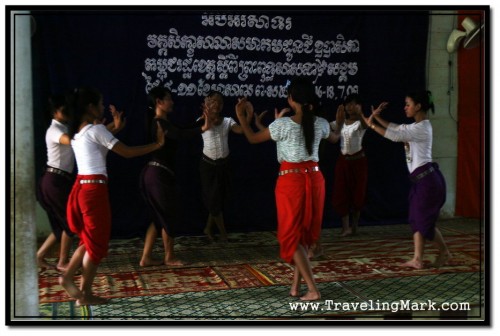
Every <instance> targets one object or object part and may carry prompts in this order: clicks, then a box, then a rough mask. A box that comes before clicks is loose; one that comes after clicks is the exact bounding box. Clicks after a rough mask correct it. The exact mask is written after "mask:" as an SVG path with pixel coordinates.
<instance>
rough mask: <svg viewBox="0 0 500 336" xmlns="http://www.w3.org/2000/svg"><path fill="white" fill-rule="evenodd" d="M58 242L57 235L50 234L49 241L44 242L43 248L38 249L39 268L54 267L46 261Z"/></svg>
mask: <svg viewBox="0 0 500 336" xmlns="http://www.w3.org/2000/svg"><path fill="white" fill-rule="evenodd" d="M56 242H57V239H56V235H55V234H54V233H51V234H49V236H48V237H47V239H45V241H44V242H43V244H42V246H40V248H39V249H38V251H37V252H36V260H37V264H38V267H41V268H52V267H54V266H53V265H51V264H49V263H48V262H47V261H45V256H46V255H47V253H48V252H49V250H50V248H51V247H52V246H54V244H55V243H56Z"/></svg>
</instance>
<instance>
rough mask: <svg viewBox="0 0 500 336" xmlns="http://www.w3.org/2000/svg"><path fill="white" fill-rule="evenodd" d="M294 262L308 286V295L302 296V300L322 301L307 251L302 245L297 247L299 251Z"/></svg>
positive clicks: (294, 256) (294, 255)
mask: <svg viewBox="0 0 500 336" xmlns="http://www.w3.org/2000/svg"><path fill="white" fill-rule="evenodd" d="M293 261H294V263H295V266H296V267H297V269H298V270H299V272H300V276H302V278H304V280H305V282H306V285H307V293H306V294H305V295H304V296H301V297H300V299H301V300H308V301H312V300H318V299H320V298H321V294H320V293H319V290H318V287H316V282H315V281H314V276H313V273H312V268H311V264H310V263H309V259H308V258H307V252H306V249H305V248H304V247H303V246H302V245H300V244H299V245H298V246H297V249H296V250H295V253H294V254H293Z"/></svg>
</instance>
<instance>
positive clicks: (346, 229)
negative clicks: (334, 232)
mask: <svg viewBox="0 0 500 336" xmlns="http://www.w3.org/2000/svg"><path fill="white" fill-rule="evenodd" d="M351 234H352V229H351V227H350V225H349V214H347V215H345V216H343V217H342V232H341V233H340V235H341V236H342V237H346V236H350V235H351Z"/></svg>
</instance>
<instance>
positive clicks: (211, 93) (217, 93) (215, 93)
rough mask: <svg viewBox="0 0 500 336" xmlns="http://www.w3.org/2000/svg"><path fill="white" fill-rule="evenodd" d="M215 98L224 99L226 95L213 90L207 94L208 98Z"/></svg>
mask: <svg viewBox="0 0 500 336" xmlns="http://www.w3.org/2000/svg"><path fill="white" fill-rule="evenodd" d="M213 96H220V97H221V98H222V99H224V95H223V94H222V93H221V92H220V91H216V90H212V91H210V92H209V93H207V97H208V98H212V97H213Z"/></svg>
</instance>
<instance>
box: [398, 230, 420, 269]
mask: <svg viewBox="0 0 500 336" xmlns="http://www.w3.org/2000/svg"><path fill="white" fill-rule="evenodd" d="M424 243H425V240H424V236H422V234H421V233H420V232H418V231H417V232H415V233H414V234H413V245H414V254H413V259H412V260H410V261H407V262H405V263H403V264H401V266H403V267H413V268H416V269H421V268H423V267H424V264H423V261H422V259H423V256H424Z"/></svg>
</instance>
